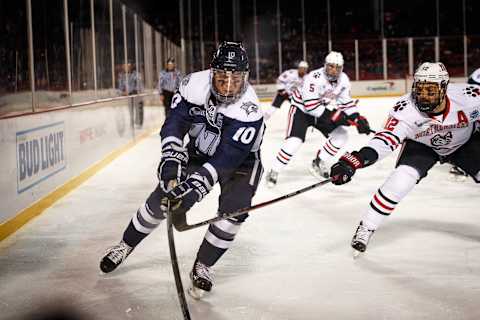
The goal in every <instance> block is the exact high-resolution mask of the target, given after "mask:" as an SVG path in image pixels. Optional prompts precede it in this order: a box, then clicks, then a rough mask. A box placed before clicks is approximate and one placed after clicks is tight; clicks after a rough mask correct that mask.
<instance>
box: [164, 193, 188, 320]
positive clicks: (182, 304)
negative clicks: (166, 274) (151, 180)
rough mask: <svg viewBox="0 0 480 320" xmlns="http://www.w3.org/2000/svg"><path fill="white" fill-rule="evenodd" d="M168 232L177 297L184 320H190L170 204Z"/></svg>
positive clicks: (168, 208)
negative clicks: (179, 266)
mask: <svg viewBox="0 0 480 320" xmlns="http://www.w3.org/2000/svg"><path fill="white" fill-rule="evenodd" d="M167 232H168V247H169V249H170V261H171V262H172V269H173V277H174V278H175V287H176V288H177V296H178V300H179V302H180V308H181V309H182V314H183V319H185V320H190V312H189V311H188V304H187V300H186V299H185V292H184V291H183V284H182V278H181V277H180V270H179V268H178V259H177V252H176V250H175V239H174V237H173V227H172V215H171V214H170V202H169V203H168V205H167Z"/></svg>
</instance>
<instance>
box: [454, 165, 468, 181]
mask: <svg viewBox="0 0 480 320" xmlns="http://www.w3.org/2000/svg"><path fill="white" fill-rule="evenodd" d="M467 177H468V176H467V174H466V173H465V171H463V170H462V169H460V168H459V167H457V166H453V167H452V168H450V180H452V181H457V182H463V181H465V180H466V179H467Z"/></svg>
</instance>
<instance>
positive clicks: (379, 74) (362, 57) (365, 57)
mask: <svg viewBox="0 0 480 320" xmlns="http://www.w3.org/2000/svg"><path fill="white" fill-rule="evenodd" d="M358 63H359V64H360V71H359V73H360V74H359V77H360V79H359V80H378V79H383V58H382V41H381V40H359V41H358Z"/></svg>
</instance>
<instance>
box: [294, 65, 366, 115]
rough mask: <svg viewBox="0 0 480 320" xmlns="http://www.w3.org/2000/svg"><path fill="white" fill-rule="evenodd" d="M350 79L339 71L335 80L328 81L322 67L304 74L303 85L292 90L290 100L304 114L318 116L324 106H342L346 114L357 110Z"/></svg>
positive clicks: (323, 109) (330, 107) (329, 107)
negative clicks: (351, 92) (351, 93)
mask: <svg viewBox="0 0 480 320" xmlns="http://www.w3.org/2000/svg"><path fill="white" fill-rule="evenodd" d="M350 91H351V84H350V79H348V76H347V75H346V74H345V73H343V72H342V73H341V74H340V76H339V77H338V79H337V81H334V82H330V81H328V79H327V77H326V76H325V72H324V71H323V68H320V69H316V70H313V71H312V72H310V73H309V74H307V75H306V76H305V80H304V81H303V87H302V88H301V89H299V90H295V91H294V92H293V95H292V98H291V102H292V105H294V106H296V107H297V108H299V109H300V110H302V111H303V112H305V113H306V114H309V115H312V116H314V117H320V116H321V115H322V114H323V112H324V111H325V108H328V109H330V110H332V109H334V108H337V107H338V108H342V110H343V111H345V112H346V113H347V114H352V113H353V112H358V111H357V107H356V105H355V104H356V103H355V102H354V101H353V99H352V97H351V95H350Z"/></svg>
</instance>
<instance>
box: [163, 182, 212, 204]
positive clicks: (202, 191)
mask: <svg viewBox="0 0 480 320" xmlns="http://www.w3.org/2000/svg"><path fill="white" fill-rule="evenodd" d="M211 188H212V186H211V185H210V183H209V182H208V180H207V178H206V177H204V176H202V175H200V174H198V173H193V174H192V175H190V176H189V177H188V178H187V180H185V181H183V182H182V183H180V184H179V185H177V186H176V187H175V188H173V189H172V190H170V191H169V192H168V193H167V198H168V199H169V200H170V203H171V206H172V207H176V208H178V207H180V208H181V209H182V210H184V211H187V210H189V209H190V208H191V207H192V206H193V205H194V204H195V202H199V201H202V199H203V197H204V196H206V195H207V193H208V192H209V191H210V189H211Z"/></svg>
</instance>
